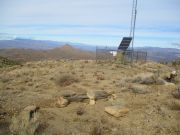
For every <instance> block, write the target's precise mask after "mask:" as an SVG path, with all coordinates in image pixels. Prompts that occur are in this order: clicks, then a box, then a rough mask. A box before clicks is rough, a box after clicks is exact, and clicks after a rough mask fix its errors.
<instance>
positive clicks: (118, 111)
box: [105, 105, 129, 117]
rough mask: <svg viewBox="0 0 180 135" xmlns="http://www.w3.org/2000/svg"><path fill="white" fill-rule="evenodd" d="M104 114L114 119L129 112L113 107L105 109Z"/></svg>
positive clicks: (119, 107) (126, 109)
mask: <svg viewBox="0 0 180 135" xmlns="http://www.w3.org/2000/svg"><path fill="white" fill-rule="evenodd" d="M105 112H106V113H108V114H110V115H112V116H114V117H122V116H124V115H125V114H127V113H128V112H129V109H128V108H125V107H122V106H119V105H115V106H108V107H105Z"/></svg>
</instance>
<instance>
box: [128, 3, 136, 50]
mask: <svg viewBox="0 0 180 135" xmlns="http://www.w3.org/2000/svg"><path fill="white" fill-rule="evenodd" d="M136 15H137V0H133V6H132V15H131V29H130V37H132V51H134V35H135V28H136Z"/></svg>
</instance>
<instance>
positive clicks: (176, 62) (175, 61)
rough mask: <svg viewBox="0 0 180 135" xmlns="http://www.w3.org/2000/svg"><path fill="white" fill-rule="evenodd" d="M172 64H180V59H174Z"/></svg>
mask: <svg viewBox="0 0 180 135" xmlns="http://www.w3.org/2000/svg"><path fill="white" fill-rule="evenodd" d="M172 66H174V67H177V66H180V60H174V61H172Z"/></svg>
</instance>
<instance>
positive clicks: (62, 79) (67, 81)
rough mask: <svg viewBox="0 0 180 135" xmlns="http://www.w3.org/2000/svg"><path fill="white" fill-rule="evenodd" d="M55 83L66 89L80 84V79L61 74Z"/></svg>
mask: <svg viewBox="0 0 180 135" xmlns="http://www.w3.org/2000/svg"><path fill="white" fill-rule="evenodd" d="M55 82H56V84H57V85H59V86H63V87H64V86H68V85H71V84H72V83H76V82H79V79H78V78H77V77H75V76H74V75H72V74H61V75H59V76H57V77H56V80H55Z"/></svg>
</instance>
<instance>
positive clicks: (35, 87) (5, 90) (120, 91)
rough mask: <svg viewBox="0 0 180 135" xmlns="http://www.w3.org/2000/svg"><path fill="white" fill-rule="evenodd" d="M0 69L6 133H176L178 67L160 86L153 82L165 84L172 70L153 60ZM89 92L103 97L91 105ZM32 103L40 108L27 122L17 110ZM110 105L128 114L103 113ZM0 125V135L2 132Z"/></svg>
mask: <svg viewBox="0 0 180 135" xmlns="http://www.w3.org/2000/svg"><path fill="white" fill-rule="evenodd" d="M82 67H83V68H82ZM112 68H113V70H112ZM0 70H1V71H2V72H1V75H0V96H1V99H0V112H2V113H1V114H0V122H1V121H3V122H1V123H0V124H1V125H2V124H3V123H9V124H6V126H7V128H6V130H11V132H12V134H28V133H29V134H38V135H41V134H45V135H46V134H67V135H69V134H90V135H111V134H114V135H115V134H125V135H126V134H147V135H152V134H160V135H169V134H172V135H173V134H175V133H179V125H178V124H177V123H179V121H180V118H179V111H180V106H179V105H180V104H179V102H180V99H179V85H180V81H178V78H179V72H180V70H179V69H178V68H177V76H176V78H175V81H174V82H166V81H165V83H159V82H158V81H159V80H161V81H162V82H164V80H163V79H162V78H163V76H164V75H166V74H167V75H169V74H170V73H171V72H172V71H174V70H175V69H174V67H171V66H166V65H162V64H159V63H155V62H147V63H143V64H141V65H140V64H138V63H137V64H135V65H133V66H129V65H123V64H117V63H116V64H115V63H114V64H113V65H112V63H109V62H104V63H100V64H96V62H95V61H88V62H87V61H83V60H81V61H80V60H74V61H70V60H69V61H68V60H67V61H54V60H49V61H38V62H27V63H24V64H23V66H22V67H20V68H19V67H18V68H17V67H16V66H14V67H9V66H7V67H5V68H0ZM158 70H159V71H160V72H158ZM98 77H100V78H99V79H98ZM176 79H177V80H176ZM159 84H161V85H159ZM88 91H92V92H94V91H102V92H103V93H107V94H108V96H107V97H105V98H103V99H102V98H96V102H95V104H94V105H90V102H89V99H90V98H88ZM100 96H101V97H102V96H104V95H103V94H102V93H101V95H100ZM79 99H82V100H79ZM57 103H58V105H57ZM32 104H33V105H37V106H39V107H40V108H41V109H40V110H39V111H40V114H41V115H40V116H39V115H36V114H35V115H33V117H34V118H35V119H31V120H29V116H28V115H26V117H24V116H25V115H24V113H22V112H23V110H24V108H25V107H26V106H29V105H32ZM114 105H119V106H123V107H125V108H126V109H127V110H128V113H125V114H124V115H122V116H121V117H119V118H116V117H114V116H112V115H108V114H107V113H105V112H104V111H105V107H107V106H114ZM1 110H2V111H1ZM4 112H5V113H6V114H8V115H4ZM37 114H38V113H37ZM42 114H43V115H42ZM23 115H24V116H23ZM147 121H148V122H147ZM132 122H133V123H135V124H132ZM163 124H165V125H163ZM1 125H0V134H1V132H2V134H6V132H5V130H1V129H2V128H3V126H1ZM137 127H139V128H137ZM155 127H156V128H155ZM152 129H153V130H152Z"/></svg>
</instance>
